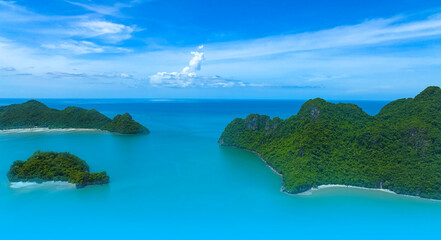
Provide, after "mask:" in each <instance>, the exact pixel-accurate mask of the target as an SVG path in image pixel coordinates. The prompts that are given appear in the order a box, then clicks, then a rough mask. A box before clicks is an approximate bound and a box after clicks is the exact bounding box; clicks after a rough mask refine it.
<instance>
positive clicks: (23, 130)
mask: <svg viewBox="0 0 441 240" xmlns="http://www.w3.org/2000/svg"><path fill="white" fill-rule="evenodd" d="M50 132H103V130H100V129H95V128H38V127H36V128H14V129H5V130H0V133H4V134H11V133H14V134H15V133H50Z"/></svg>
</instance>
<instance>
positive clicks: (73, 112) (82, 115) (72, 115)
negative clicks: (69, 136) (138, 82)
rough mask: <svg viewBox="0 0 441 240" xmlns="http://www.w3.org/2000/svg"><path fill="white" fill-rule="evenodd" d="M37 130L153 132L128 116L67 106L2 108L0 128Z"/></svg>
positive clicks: (38, 104) (31, 104) (32, 102)
mask: <svg viewBox="0 0 441 240" xmlns="http://www.w3.org/2000/svg"><path fill="white" fill-rule="evenodd" d="M34 127H45V128H90V129H100V130H106V131H109V132H115V133H122V134H138V133H146V134H148V133H150V131H149V130H148V129H147V128H146V127H144V126H142V125H141V124H139V123H138V122H136V121H135V120H133V119H132V117H131V116H130V114H128V113H126V114H124V115H117V116H116V117H115V118H114V119H113V120H111V119H110V118H108V117H106V116H105V115H103V114H101V113H100V112H98V111H96V110H94V109H92V110H86V109H83V108H79V107H67V108H66V109H64V110H57V109H52V108H49V107H47V106H46V105H44V104H43V103H41V102H38V101H36V100H30V101H27V102H25V103H22V104H12V105H9V106H3V107H0V129H16V128H34Z"/></svg>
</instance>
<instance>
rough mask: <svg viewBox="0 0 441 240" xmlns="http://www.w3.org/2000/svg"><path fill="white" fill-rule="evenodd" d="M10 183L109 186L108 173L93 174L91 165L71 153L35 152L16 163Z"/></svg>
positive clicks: (10, 172) (11, 170) (9, 176)
mask: <svg viewBox="0 0 441 240" xmlns="http://www.w3.org/2000/svg"><path fill="white" fill-rule="evenodd" d="M7 176H8V179H9V181H10V182H38V183H41V182H45V181H67V182H69V183H73V184H75V185H76V186H77V188H81V187H85V186H88V185H97V184H107V183H109V176H107V174H106V172H98V173H91V172H89V165H87V163H86V162H85V161H84V160H82V159H80V158H79V157H77V156H75V155H73V154H70V153H56V152H40V151H37V152H35V153H34V154H33V155H32V156H31V157H29V159H28V160H26V161H21V160H17V161H15V162H14V163H13V164H12V166H11V168H10V169H9V172H8V174H7Z"/></svg>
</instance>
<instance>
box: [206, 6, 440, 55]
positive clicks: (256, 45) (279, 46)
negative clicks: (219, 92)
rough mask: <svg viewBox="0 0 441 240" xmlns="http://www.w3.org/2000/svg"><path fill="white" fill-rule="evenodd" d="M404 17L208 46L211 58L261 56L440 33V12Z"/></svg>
mask: <svg viewBox="0 0 441 240" xmlns="http://www.w3.org/2000/svg"><path fill="white" fill-rule="evenodd" d="M405 20H407V19H406V18H405V17H393V18H388V19H375V20H369V21H365V22H363V23H360V24H356V25H348V26H339V27H335V28H332V29H326V30H320V31H315V32H307V33H298V34H291V35H281V36H271V37H266V38H260V39H253V40H244V41H233V42H226V43H217V44H212V45H210V46H207V50H210V51H211V53H210V56H212V57H211V58H212V59H215V60H221V59H235V58H250V57H260V56H267V55H273V54H283V53H290V52H301V51H316V50H322V49H331V48H345V47H361V46H372V45H378V44H386V45H387V44H394V43H396V42H398V41H401V42H409V41H412V40H418V39H420V38H424V37H426V38H427V37H434V36H438V37H439V36H441V15H440V14H435V15H432V16H429V17H427V18H426V19H423V20H419V21H411V22H406V21H405Z"/></svg>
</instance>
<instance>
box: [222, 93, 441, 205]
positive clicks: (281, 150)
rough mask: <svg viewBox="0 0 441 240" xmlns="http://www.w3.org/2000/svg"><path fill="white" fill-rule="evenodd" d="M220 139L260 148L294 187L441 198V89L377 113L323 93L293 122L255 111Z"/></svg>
mask: <svg viewBox="0 0 441 240" xmlns="http://www.w3.org/2000/svg"><path fill="white" fill-rule="evenodd" d="M218 142H219V144H220V145H223V146H231V147H236V148H240V149H245V150H249V151H252V152H255V153H257V154H258V155H259V156H260V157H261V158H262V159H263V160H264V161H265V162H266V163H267V164H268V165H269V166H270V167H271V168H273V169H274V170H275V171H276V172H277V173H279V174H280V175H281V176H282V184H283V186H282V190H283V191H284V192H287V193H293V194H295V193H301V192H304V191H307V190H309V189H311V188H316V187H318V186H321V185H330V184H337V185H347V186H356V187H365V188H377V189H386V190H390V191H393V192H395V193H398V194H406V195H412V196H418V197H422V198H431V199H441V89H440V88H439V87H428V88H426V89H425V90H424V91H423V92H421V93H420V94H418V95H417V96H416V97H415V98H407V99H399V100H396V101H392V102H390V103H389V104H387V105H386V106H384V107H383V108H382V109H381V111H380V112H379V113H378V114H377V115H375V116H370V115H368V114H367V113H365V112H364V111H363V110H362V109H361V108H360V107H358V106H357V105H355V104H345V103H338V104H333V103H329V102H327V101H325V100H323V99H320V98H317V99H313V100H309V101H307V102H305V103H304V104H303V105H302V107H301V109H300V110H299V112H298V114H297V115H294V116H291V117H290V118H288V119H285V120H282V119H280V118H278V117H275V118H272V119H271V118H270V117H268V116H265V115H258V114H251V115H249V116H248V117H247V118H246V119H241V118H237V119H234V120H233V121H232V122H231V123H230V124H228V126H227V127H226V128H225V130H224V132H223V133H222V135H221V137H220V138H219V141H218Z"/></svg>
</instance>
